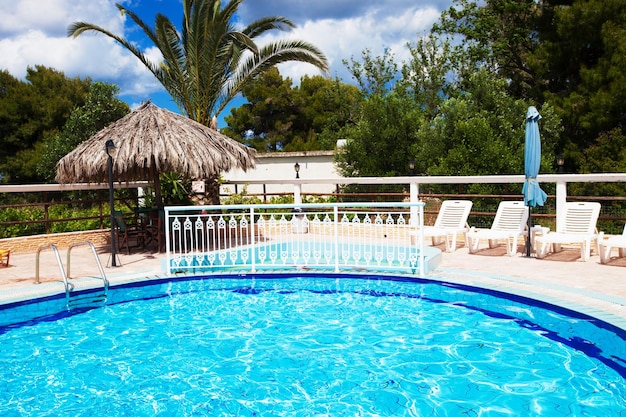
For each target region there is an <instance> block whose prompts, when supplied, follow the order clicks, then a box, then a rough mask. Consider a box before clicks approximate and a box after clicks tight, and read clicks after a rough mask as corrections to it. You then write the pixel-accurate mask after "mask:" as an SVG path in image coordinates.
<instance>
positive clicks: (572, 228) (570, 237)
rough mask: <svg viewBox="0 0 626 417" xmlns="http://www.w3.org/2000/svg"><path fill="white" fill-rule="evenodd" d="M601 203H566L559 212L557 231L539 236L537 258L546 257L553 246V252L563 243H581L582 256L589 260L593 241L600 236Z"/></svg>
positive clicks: (558, 249) (583, 258) (536, 240)
mask: <svg viewBox="0 0 626 417" xmlns="http://www.w3.org/2000/svg"><path fill="white" fill-rule="evenodd" d="M600 207H601V206H600V203H588V202H586V203H582V202H581V203H578V202H568V203H565V207H564V208H565V209H564V210H563V212H562V213H557V216H558V217H559V218H558V219H557V230H556V232H548V233H547V234H545V235H543V236H537V238H536V239H535V242H536V243H537V246H538V248H537V251H536V252H537V258H539V259H541V258H544V257H545V256H546V255H547V254H548V251H549V249H550V247H552V249H551V250H552V252H559V251H560V250H561V245H562V244H575V245H580V258H581V260H583V261H588V260H589V258H590V257H591V242H593V241H597V240H598V238H599V236H601V235H598V232H597V231H596V224H597V222H598V217H599V216H600Z"/></svg>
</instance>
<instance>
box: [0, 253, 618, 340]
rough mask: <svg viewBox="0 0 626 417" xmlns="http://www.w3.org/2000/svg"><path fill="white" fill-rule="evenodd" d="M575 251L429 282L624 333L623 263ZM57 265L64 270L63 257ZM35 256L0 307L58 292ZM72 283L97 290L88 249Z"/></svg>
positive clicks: (449, 265) (454, 267)
mask: <svg viewBox="0 0 626 417" xmlns="http://www.w3.org/2000/svg"><path fill="white" fill-rule="evenodd" d="M579 254H580V251H579V249H574V248H572V249H568V248H566V249H565V250H564V251H562V252H560V253H558V254H551V255H549V256H548V257H547V258H545V259H541V260H540V259H535V258H526V257H523V256H521V255H520V254H519V253H518V254H517V255H516V256H514V257H509V256H507V255H506V249H505V248H504V247H503V246H502V247H498V248H495V249H485V250H483V251H481V252H479V253H477V254H473V255H472V254H469V253H468V250H467V248H462V247H459V248H458V249H457V250H456V251H455V252H454V253H444V254H443V260H442V264H441V266H440V267H439V268H438V269H437V270H436V271H434V272H433V273H431V274H430V275H429V276H428V277H429V278H432V279H435V280H443V281H448V282H454V283H460V284H464V285H472V286H477V287H483V288H489V289H494V290H501V291H504V292H510V293H514V294H518V295H522V296H528V297H531V298H534V299H539V300H542V301H546V302H549V303H552V304H556V305H559V306H562V307H566V308H570V309H573V310H576V311H579V312H582V313H585V314H589V315H591V316H593V317H596V318H599V319H601V320H604V321H606V322H609V323H611V324H613V325H616V326H618V327H621V328H622V329H626V258H621V259H614V260H613V261H611V262H610V263H609V264H607V265H602V264H600V262H599V259H598V256H597V255H595V256H592V257H591V259H590V260H589V261H588V262H581V261H580V260H579ZM99 258H100V261H101V262H102V265H103V267H104V271H105V273H106V275H107V278H108V279H109V281H110V282H111V284H112V285H115V284H120V283H125V282H129V281H135V280H145V279H155V278H159V277H163V276H165V272H164V270H163V266H164V261H165V254H158V253H151V252H138V253H133V254H131V255H126V254H125V253H122V254H120V256H119V259H120V261H121V266H118V267H117V268H111V267H107V264H108V263H109V258H110V257H109V253H108V251H107V248H99ZM61 260H62V261H63V264H64V266H65V267H66V268H67V265H66V263H67V261H66V259H65V251H61ZM35 267H36V255H35V254H34V253H29V254H12V255H11V261H10V265H9V266H8V267H6V268H4V267H0V304H5V303H9V302H13V301H21V300H24V299H29V298H36V297H38V296H42V295H48V294H52V293H58V292H61V293H62V292H63V283H62V279H61V275H60V272H59V267H58V264H57V260H56V257H55V256H54V254H53V253H52V252H42V253H41V255H40V274H39V277H40V281H41V282H42V283H41V284H39V285H35V284H34V281H35ZM70 268H71V271H70V272H71V275H72V277H73V280H72V282H73V283H74V284H75V286H76V288H77V289H80V288H87V287H89V286H95V285H98V281H99V280H96V279H94V278H93V277H94V276H98V275H99V272H98V268H97V266H96V262H95V260H94V257H93V253H92V252H91V250H90V249H89V248H88V247H85V248H75V249H74V250H73V251H72V259H71V266H70Z"/></svg>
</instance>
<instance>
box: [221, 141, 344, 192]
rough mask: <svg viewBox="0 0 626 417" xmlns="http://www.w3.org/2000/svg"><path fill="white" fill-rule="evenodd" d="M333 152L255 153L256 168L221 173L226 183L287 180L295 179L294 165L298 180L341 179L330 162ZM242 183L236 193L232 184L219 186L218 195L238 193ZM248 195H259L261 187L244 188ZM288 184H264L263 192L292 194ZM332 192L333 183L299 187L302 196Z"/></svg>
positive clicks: (291, 186) (290, 184) (255, 185)
mask: <svg viewBox="0 0 626 417" xmlns="http://www.w3.org/2000/svg"><path fill="white" fill-rule="evenodd" d="M334 154H335V152H334V151H314V152H275V153H262V154H257V162H256V168H254V169H251V170H248V172H243V171H242V170H240V169H237V170H232V171H228V172H226V173H223V174H222V178H223V179H224V180H225V181H226V182H229V181H238V182H239V181H244V182H245V181H246V180H255V181H263V180H287V181H292V180H294V179H295V178H296V171H295V169H294V165H295V164H296V162H297V163H298V164H299V165H300V172H299V176H300V178H301V179H312V178H329V179H333V178H343V177H342V176H341V175H339V173H338V172H337V170H336V169H335V165H334V163H333V157H334ZM244 186H245V185H244V184H238V185H237V187H236V188H237V191H235V186H234V185H233V184H226V185H223V186H222V188H221V193H222V194H231V193H235V192H242V191H243V187H244ZM246 189H247V192H248V193H249V194H257V193H263V185H261V184H249V185H247V186H246ZM293 191H294V186H293V184H292V183H286V184H267V185H265V192H266V193H267V194H272V193H293ZM335 191H336V186H335V185H334V184H302V193H332V192H335Z"/></svg>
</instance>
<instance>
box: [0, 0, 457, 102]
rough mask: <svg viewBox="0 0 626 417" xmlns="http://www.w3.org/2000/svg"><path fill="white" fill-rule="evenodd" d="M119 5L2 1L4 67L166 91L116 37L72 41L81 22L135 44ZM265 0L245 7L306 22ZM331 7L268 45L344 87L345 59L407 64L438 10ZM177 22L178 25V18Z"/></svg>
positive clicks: (127, 89) (149, 14) (301, 69)
mask: <svg viewBox="0 0 626 417" xmlns="http://www.w3.org/2000/svg"><path fill="white" fill-rule="evenodd" d="M115 1H116V0H15V1H11V0H0V21H2V22H3V24H2V26H0V69H6V70H8V71H9V72H10V73H11V74H12V75H13V76H15V77H17V78H20V79H24V77H25V75H26V68H27V67H28V66H35V65H45V66H48V67H52V68H54V69H57V70H59V71H63V72H64V73H65V74H66V75H67V76H70V77H75V76H80V77H91V78H92V79H93V80H100V81H107V82H111V83H115V84H117V85H119V86H120V90H121V95H122V97H123V98H128V99H129V100H130V101H132V102H137V101H142V100H145V99H147V98H149V97H152V96H154V95H155V94H159V93H162V92H163V91H164V90H163V88H162V87H161V86H160V84H159V83H158V82H157V81H156V80H155V79H154V77H153V76H152V74H151V73H150V72H149V71H148V70H147V69H146V68H145V67H144V66H143V64H141V63H140V62H139V60H137V59H136V58H135V57H134V56H133V55H132V54H131V53H130V52H128V51H127V50H126V49H124V48H122V47H121V46H120V45H118V44H117V43H116V42H115V41H113V40H112V39H110V38H108V37H106V36H104V35H102V34H98V33H94V32H87V33H84V34H83V35H81V36H79V37H78V38H76V39H74V38H68V37H67V28H68V26H69V25H70V24H71V23H73V22H76V21H84V22H89V23H93V24H96V25H99V26H101V27H103V28H105V29H107V30H109V31H111V32H113V33H116V34H120V35H122V36H124V37H126V38H130V39H138V37H137V35H138V34H139V32H138V28H137V27H136V26H135V25H134V24H132V22H128V20H127V19H128V18H127V17H124V16H122V15H121V14H120V12H119V10H118V9H117V7H116V6H115ZM262 1H263V3H261V0H247V1H246V2H244V3H243V4H244V5H245V4H247V3H248V2H250V4H251V5H253V7H257V8H259V10H257V11H258V12H259V13H261V12H264V13H263V15H265V16H267V15H271V14H274V13H273V11H271V10H267V9H266V6H267V5H268V4H276V7H278V6H279V5H285V4H289V5H292V6H293V7H296V6H298V7H299V8H300V9H302V10H301V12H302V13H301V15H302V17H303V19H306V17H305V16H307V13H305V11H307V10H308V6H307V7H305V8H303V6H302V3H298V2H294V3H291V0H289V2H288V3H285V2H286V1H287V0H272V2H269V3H266V2H265V1H266V0H262ZM302 1H305V0H302ZM307 1H308V0H307ZM329 1H330V0H323V1H322V2H321V3H319V4H318V6H317V8H316V10H317V12H318V13H317V16H318V17H319V16H325V17H324V18H321V19H317V20H312V19H311V18H309V19H308V20H301V22H302V23H300V24H299V26H298V27H296V29H294V30H293V31H292V32H289V33H285V32H275V33H272V34H269V35H267V37H265V39H267V40H276V39H278V38H281V39H284V38H286V37H291V38H294V39H303V40H306V41H308V42H310V43H312V44H314V45H316V46H317V47H318V48H320V49H321V50H322V51H323V52H324V53H325V54H326V56H327V57H328V59H329V62H330V65H331V70H330V75H331V76H333V77H334V76H338V77H339V78H341V79H343V80H344V81H346V82H350V81H351V77H350V75H349V73H348V72H347V70H346V69H345V67H344V65H343V64H342V60H343V59H348V60H349V59H350V58H351V57H354V58H355V59H360V56H361V52H362V51H363V50H364V49H365V48H369V49H370V50H371V51H372V54H374V55H381V54H382V53H383V51H384V50H385V49H391V51H392V52H393V53H394V55H395V57H396V61H398V62H400V61H402V60H405V59H407V58H408V50H407V48H406V46H405V45H406V43H407V42H415V41H416V40H417V38H418V36H421V34H422V33H424V32H425V31H427V30H428V29H429V28H430V26H431V25H432V23H433V22H434V21H435V20H436V19H437V18H438V17H439V13H440V12H439V10H440V8H437V7H434V6H424V5H423V4H425V3H420V4H422V6H415V2H414V1H410V0H393V2H392V3H390V5H388V4H387V3H381V2H379V1H373V0H365V1H362V2H357V1H356V0H350V1H352V3H350V4H352V5H353V6H354V5H358V7H348V6H347V5H346V4H344V3H342V7H343V6H345V7H343V8H342V9H341V10H343V11H341V10H339V11H337V10H332V8H331V9H328V8H327V7H326V6H324V5H325V4H326V5H327V3H328V2H329ZM334 1H336V0H334ZM434 1H435V0H429V2H428V4H434V3H433V2H434ZM438 1H439V2H449V1H450V0H438ZM122 2H123V3H125V4H126V5H127V6H128V8H129V9H130V10H133V11H136V12H137V13H138V14H140V15H141V16H142V18H144V20H145V21H146V22H147V23H152V19H153V16H154V14H155V13H156V12H157V11H163V12H164V13H166V14H168V11H169V13H177V12H179V11H180V4H179V3H178V2H175V1H173V0H167V1H157V0H141V1H138V0H122ZM255 2H256V3H255ZM307 4H308V3H307ZM381 5H382V6H381ZM322 6H323V7H322ZM305 9H306V10H305ZM392 9H393V10H392ZM166 10H168V11H166ZM296 11H297V10H296ZM308 11H310V10H308ZM285 15H286V16H288V17H289V15H288V14H285ZM313 15H316V14H315V13H314V14H308V16H309V17H310V16H313ZM333 16H336V17H333ZM172 19H173V21H174V23H178V18H174V17H173V18H172ZM125 24H126V25H125ZM259 43H260V44H263V43H264V39H260V40H259ZM145 45H148V43H145ZM143 46H144V44H141V47H143ZM143 52H144V53H145V55H146V56H148V57H149V59H151V60H152V61H153V62H158V61H159V60H160V58H161V57H160V54H159V52H158V50H156V49H155V48H147V49H145V50H144V51H143ZM281 72H282V73H283V75H284V76H285V77H290V78H291V79H292V80H293V81H294V82H296V83H298V82H299V80H300V78H301V77H302V76H303V75H305V74H307V75H316V74H319V71H318V70H317V69H316V68H314V67H313V66H311V65H308V64H300V63H293V64H284V65H282V66H281Z"/></svg>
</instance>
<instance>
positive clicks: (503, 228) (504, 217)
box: [467, 201, 528, 256]
mask: <svg viewBox="0 0 626 417" xmlns="http://www.w3.org/2000/svg"><path fill="white" fill-rule="evenodd" d="M527 222H528V207H527V206H525V205H524V202H523V201H502V202H501V203H500V204H499V205H498V211H497V212H496V217H495V218H494V219H493V223H492V224H491V228H490V229H476V228H473V227H472V228H471V229H470V231H469V232H468V233H467V244H468V247H469V252H470V253H476V252H478V248H479V245H480V241H481V240H487V241H488V242H489V247H490V248H492V249H493V248H495V247H496V246H497V245H498V243H499V241H504V242H505V243H506V253H507V254H508V255H509V256H513V255H515V254H516V253H517V240H518V238H519V237H520V236H524V235H525V234H526V232H525V228H526V223H527Z"/></svg>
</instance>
